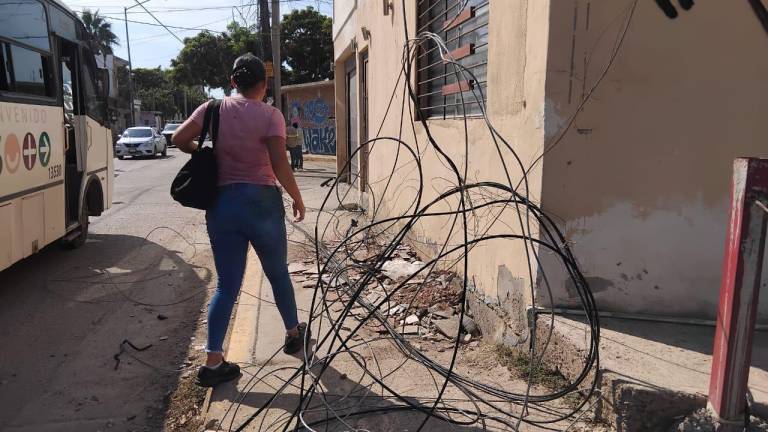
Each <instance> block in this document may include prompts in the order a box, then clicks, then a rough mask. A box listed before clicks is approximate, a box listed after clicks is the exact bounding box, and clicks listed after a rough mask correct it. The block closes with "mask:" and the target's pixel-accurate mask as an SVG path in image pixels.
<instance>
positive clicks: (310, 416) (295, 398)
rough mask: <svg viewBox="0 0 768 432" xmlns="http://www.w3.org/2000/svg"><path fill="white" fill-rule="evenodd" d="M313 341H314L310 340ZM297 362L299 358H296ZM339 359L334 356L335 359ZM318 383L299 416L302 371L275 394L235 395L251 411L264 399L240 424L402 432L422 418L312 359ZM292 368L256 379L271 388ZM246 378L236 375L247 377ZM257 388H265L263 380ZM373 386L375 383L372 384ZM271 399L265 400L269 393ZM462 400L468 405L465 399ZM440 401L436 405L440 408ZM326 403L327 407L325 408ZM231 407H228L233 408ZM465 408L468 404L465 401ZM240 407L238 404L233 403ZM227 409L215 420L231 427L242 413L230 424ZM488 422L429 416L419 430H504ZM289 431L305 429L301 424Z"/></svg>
mask: <svg viewBox="0 0 768 432" xmlns="http://www.w3.org/2000/svg"><path fill="white" fill-rule="evenodd" d="M313 343H314V341H313ZM297 361H302V359H297ZM337 361H339V360H337ZM275 369H277V370H278V373H279V375H280V377H279V378H277V377H276V376H275V375H274V374H271V371H274V370H275ZM321 371H322V375H320V378H319V382H320V386H321V387H322V389H323V391H324V392H321V391H319V390H318V391H316V392H315V393H314V395H313V396H312V398H308V399H306V400H304V401H303V407H304V409H303V410H302V411H303V413H302V415H301V418H300V419H299V416H298V415H296V416H294V413H295V412H296V410H297V407H298V406H299V404H300V403H301V402H302V401H301V399H300V397H299V386H300V385H301V375H300V374H296V377H295V378H294V379H293V380H291V381H290V383H289V384H288V387H287V389H286V391H284V392H282V393H281V394H278V395H277V396H276V397H275V393H274V392H264V391H247V392H245V393H242V394H240V397H241V398H242V399H241V402H240V404H235V405H234V408H237V405H242V406H244V407H247V409H246V410H247V411H248V412H249V413H251V412H255V411H256V410H258V409H260V408H261V407H263V406H265V404H269V406H268V408H267V409H266V410H264V412H262V413H261V414H260V415H259V416H257V417H256V418H254V420H253V421H252V422H251V423H250V424H249V426H248V427H247V428H246V429H245V430H248V431H260V430H272V429H275V430H280V429H282V428H283V427H285V424H286V422H288V421H290V423H291V425H293V427H296V425H297V424H301V422H302V420H303V421H304V423H305V424H306V425H307V426H310V427H311V428H312V429H314V430H323V431H337V430H338V431H341V430H369V431H405V430H410V429H411V428H417V427H418V426H419V425H420V424H421V423H422V421H423V420H424V418H425V416H426V414H425V413H423V412H420V411H417V410H416V409H407V408H406V407H407V406H408V405H407V404H406V403H405V402H400V403H395V401H396V400H397V399H395V398H394V397H390V398H384V397H382V396H381V395H380V394H377V393H375V392H374V391H372V390H371V388H370V387H369V386H365V385H362V384H360V383H359V382H355V380H354V379H353V378H350V377H349V376H348V375H347V374H344V373H342V372H340V371H339V370H338V369H336V368H334V367H333V366H328V367H326V368H325V369H324V370H323V367H322V363H319V362H318V363H316V364H315V365H314V366H313V367H312V373H313V374H320V373H321ZM296 372H297V369H296V368H295V367H282V368H275V367H273V368H271V369H269V370H266V368H265V370H262V372H261V373H260V374H259V376H258V377H257V378H256V379H255V380H257V379H258V378H263V379H264V380H265V381H268V380H269V378H270V377H267V375H271V377H272V378H274V380H272V381H274V382H270V384H271V385H272V386H273V387H274V388H279V386H280V385H282V384H283V383H284V382H285V380H288V379H289V378H290V376H291V375H293V374H295V373H296ZM247 379H248V378H247V377H243V378H241V381H242V380H247ZM311 385H312V377H309V376H307V377H305V381H304V389H305V391H306V390H308V389H309V388H310V387H311ZM261 387H264V386H263V385H262V386H261ZM377 387H378V386H377ZM227 390H228V392H229V393H230V397H229V398H228V399H229V400H237V398H238V391H237V388H236V386H235V385H232V386H231V387H230V388H229V389H227ZM273 397H274V399H273V400H272V402H271V403H270V402H269V401H270V399H271V398H273ZM405 399H406V400H407V401H408V402H409V403H411V404H413V405H415V406H418V407H421V408H423V409H424V410H425V411H428V410H429V409H430V408H431V403H422V402H420V401H418V400H417V399H415V398H411V397H405ZM465 405H467V404H465ZM440 406H441V405H439V406H438V408H440ZM329 407H330V409H329ZM234 408H233V411H234ZM465 408H467V407H466V406H465ZM238 409H239V410H242V409H243V407H240V408H238ZM231 415H232V412H230V415H229V416H227V417H226V418H225V421H223V422H222V423H221V425H220V427H221V429H220V430H224V431H230V430H236V429H237V428H238V427H239V426H240V425H241V424H242V422H243V421H245V419H246V418H247V417H240V418H238V419H237V421H235V422H232V423H231V424H232V427H231V428H230V422H231V419H232V417H231ZM452 418H453V419H454V420H456V421H462V422H465V423H472V420H471V419H469V418H467V417H466V416H463V415H461V414H455V415H453V416H452ZM491 423H493V426H490V425H488V426H485V427H483V426H482V422H480V421H478V422H476V423H475V424H473V425H458V424H451V423H449V422H446V421H442V420H440V419H437V418H432V419H430V420H429V422H428V423H427V425H426V426H425V427H424V428H423V429H422V430H423V431H430V432H438V431H465V432H472V431H500V430H507V429H505V428H503V427H501V425H500V424H499V423H496V422H491ZM288 430H310V429H307V428H306V427H302V428H297V429H288Z"/></svg>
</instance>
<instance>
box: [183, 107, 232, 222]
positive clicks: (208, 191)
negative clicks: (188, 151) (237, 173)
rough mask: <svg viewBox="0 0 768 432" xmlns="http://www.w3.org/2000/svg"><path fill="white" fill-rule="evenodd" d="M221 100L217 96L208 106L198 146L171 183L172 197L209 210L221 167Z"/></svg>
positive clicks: (190, 205)
mask: <svg viewBox="0 0 768 432" xmlns="http://www.w3.org/2000/svg"><path fill="white" fill-rule="evenodd" d="M220 105H221V101H220V100H218V99H214V100H212V101H210V102H209V103H208V106H207V107H206V108H205V117H204V119H203V130H202V131H201V132H200V139H199V140H198V141H197V149H196V150H195V151H194V152H192V157H191V158H190V159H189V161H188V162H187V163H185V164H184V166H183V167H182V168H181V170H180V171H179V173H178V174H176V178H174V179H173V183H171V197H173V199H174V200H176V201H177V202H178V203H179V204H181V205H183V206H184V207H192V208H196V209H200V210H207V209H209V208H210V207H212V206H213V204H214V202H215V201H216V192H217V189H218V180H219V167H218V165H216V154H215V153H214V149H215V148H216V136H217V135H218V132H219V107H220ZM209 127H210V130H211V143H212V144H213V145H212V146H211V147H203V142H204V141H205V137H206V135H208V129H209Z"/></svg>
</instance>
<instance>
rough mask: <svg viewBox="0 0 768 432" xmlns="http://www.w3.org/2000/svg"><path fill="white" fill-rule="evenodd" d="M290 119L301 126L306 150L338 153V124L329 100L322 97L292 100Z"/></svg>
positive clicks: (318, 152) (319, 152)
mask: <svg viewBox="0 0 768 432" xmlns="http://www.w3.org/2000/svg"><path fill="white" fill-rule="evenodd" d="M290 121H291V124H293V123H298V124H299V126H300V127H301V131H302V133H303V135H304V136H303V138H304V151H305V152H309V153H315V154H333V155H335V154H336V124H335V122H334V120H333V118H332V112H331V105H330V104H329V103H328V102H327V101H325V100H324V99H322V98H316V99H311V100H307V101H298V100H294V101H291V115H290Z"/></svg>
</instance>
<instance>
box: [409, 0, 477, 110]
mask: <svg viewBox="0 0 768 432" xmlns="http://www.w3.org/2000/svg"><path fill="white" fill-rule="evenodd" d="M489 2H490V0H418V3H417V7H416V13H417V14H418V26H419V33H422V32H431V33H435V34H437V35H438V36H440V37H441V38H442V39H443V41H444V42H445V45H446V46H447V49H448V52H449V53H450V55H447V57H448V58H451V57H452V58H453V60H455V61H456V62H457V63H459V64H461V65H462V66H464V67H465V68H466V69H468V70H469V71H471V72H472V74H469V73H468V72H466V71H463V69H460V68H457V67H456V66H454V65H452V64H449V63H446V62H445V61H444V60H443V58H442V57H441V55H440V49H439V48H438V44H437V43H436V42H435V41H433V40H429V41H427V42H424V43H422V44H421V48H420V50H419V54H418V59H417V62H416V64H417V68H418V71H417V78H418V95H419V108H420V109H421V114H422V115H423V116H424V117H426V118H430V119H441V118H442V119H448V118H456V117H461V116H462V115H464V114H467V115H478V114H480V112H481V111H480V103H485V101H486V100H487V98H488V92H487V78H486V77H487V73H488V13H489ZM472 75H474V77H473V76H472ZM479 89H482V96H481V94H480V91H479Z"/></svg>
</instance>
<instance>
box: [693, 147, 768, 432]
mask: <svg viewBox="0 0 768 432" xmlns="http://www.w3.org/2000/svg"><path fill="white" fill-rule="evenodd" d="M766 197H768V160H766V159H757V158H738V159H736V160H735V161H734V164H733V180H732V185H731V209H730V220H729V223H728V229H727V236H726V242H725V257H724V260H723V276H722V282H721V285H720V302H719V303H718V310H717V326H716V327H715V340H714V349H713V352H712V373H711V375H710V383H709V402H708V405H709V408H710V409H711V410H712V411H714V413H715V415H717V417H719V419H720V420H721V421H720V424H721V427H720V428H719V429H718V431H723V432H730V431H740V430H742V429H743V428H744V421H745V419H744V416H745V409H746V395H747V382H748V380H749V368H750V364H751V359H752V338H753V336H754V333H755V321H756V318H757V305H758V296H759V293H760V277H761V275H762V270H763V269H762V263H763V254H764V251H765V249H764V244H765V237H766V223H767V222H768V206H766V203H768V201H766Z"/></svg>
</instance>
